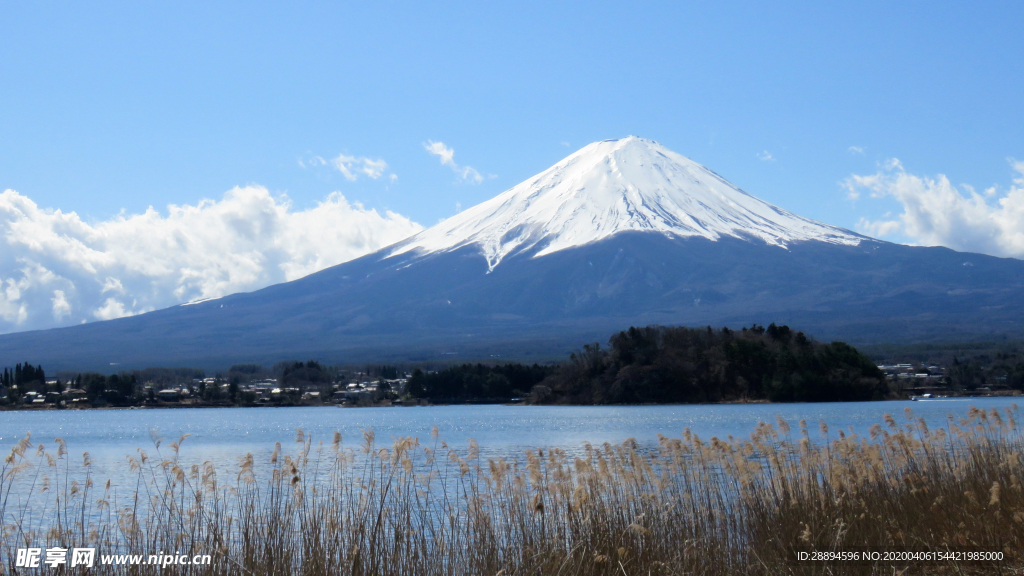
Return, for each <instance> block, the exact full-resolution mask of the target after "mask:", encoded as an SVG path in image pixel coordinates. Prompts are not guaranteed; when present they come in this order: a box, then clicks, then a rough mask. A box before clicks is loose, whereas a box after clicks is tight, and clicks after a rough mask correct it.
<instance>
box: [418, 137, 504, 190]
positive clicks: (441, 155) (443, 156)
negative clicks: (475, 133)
mask: <svg viewBox="0 0 1024 576" xmlns="http://www.w3.org/2000/svg"><path fill="white" fill-rule="evenodd" d="M423 149H424V150H426V151H427V152H429V153H430V154H433V155H434V156H437V158H438V159H439V160H440V161H441V165H442V166H448V167H449V168H451V169H452V171H453V172H455V174H457V175H458V176H459V178H460V179H461V180H462V181H463V182H469V183H470V184H479V183H481V182H483V181H484V179H485V178H484V176H483V174H481V173H480V172H478V171H477V169H476V168H473V167H472V166H460V165H459V164H456V163H455V150H452V149H451V148H449V147H448V146H446V145H445V143H444V142H434V141H433V140H428V141H427V142H425V143H424V144H423ZM488 178H494V176H493V175H491V176H488Z"/></svg>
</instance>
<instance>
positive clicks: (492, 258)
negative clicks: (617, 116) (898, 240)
mask: <svg viewBox="0 0 1024 576" xmlns="http://www.w3.org/2000/svg"><path fill="white" fill-rule="evenodd" d="M626 231H633V232H656V233H659V234H664V235H667V236H675V237H680V238H685V237H691V236H698V237H703V238H707V239H709V240H718V239H719V238H721V237H723V236H729V237H735V238H746V239H753V240H760V241H762V242H764V243H767V244H772V245H776V246H781V247H785V246H787V245H789V244H792V243H793V242H802V241H806V240H818V241H822V242H828V243H832V244H844V245H853V246H856V245H857V244H859V243H860V242H861V241H862V240H863V239H864V238H863V237H862V236H860V235H857V234H854V233H852V232H849V231H847V230H843V229H841V228H836V227H834V226H829V225H827V224H822V223H820V222H815V221H814V220H809V219H807V218H803V217H800V216H797V215H795V214H792V213H790V212H787V211H786V210H783V209H781V208H778V207H776V206H773V205H771V204H769V203H767V202H764V201H763V200H759V199H757V198H755V197H753V196H751V195H750V194H747V193H746V192H744V191H742V190H740V189H739V188H737V187H735V186H733V185H732V184H730V183H729V182H727V181H726V180H725V179H724V178H722V177H721V176H719V175H718V174H715V173H714V172H712V171H711V170H709V169H707V168H705V167H704V166H701V165H700V164H698V163H696V162H694V161H693V160H690V159H689V158H687V157H685V156H682V155H680V154H677V153H675V152H673V151H671V150H669V149H668V148H665V147H664V146H662V145H661V144H658V143H657V142H654V141H652V140H645V139H643V138H638V137H636V136H629V137H627V138H622V139H619V140H604V141H602V142H594V143H593V144H590V145H588V146H586V147H584V148H582V149H581V150H579V151H577V152H575V153H574V154H571V155H570V156H568V157H567V158H565V159H564V160H562V161H561V162H559V163H557V164H555V165H554V166H552V167H551V168H548V169H547V170H545V171H543V172H541V173H540V174H537V175H536V176H534V177H532V178H530V179H528V180H526V181H525V182H522V183H521V184H519V185H517V186H515V187H513V188H511V189H509V190H508V191H506V192H504V193H502V194H500V195H498V196H496V197H494V198H492V199H490V200H488V201H486V202H483V203H481V204H478V205H476V206H474V207H472V208H470V209H468V210H466V211H464V212H461V213H459V214H458V215H456V216H453V217H451V218H449V219H447V220H445V221H443V222H441V223H440V224H437V225H436V226H434V227H432V228H429V229H427V230H424V231H423V232H420V233H419V234H416V235H415V236H413V237H411V238H409V239H408V240H405V241H402V242H399V243H398V244H397V245H395V247H394V248H392V249H391V250H390V252H389V255H390V256H395V255H399V254H404V253H407V252H410V251H416V252H417V253H422V254H430V253H436V252H444V251H449V250H453V249H457V248H460V247H462V246H467V245H477V246H479V248H480V250H481V253H482V254H483V255H484V257H485V258H486V259H487V265H488V269H489V270H493V269H494V267H495V266H497V265H498V264H499V263H501V261H502V260H503V259H504V258H505V257H506V256H508V255H509V254H513V253H517V252H520V251H527V250H531V249H533V248H536V250H535V251H534V252H533V256H534V257H541V256H545V255H547V254H551V253H554V252H558V251H560V250H565V249H568V248H573V247H577V246H582V245H584V244H588V243H590V242H596V241H599V240H603V239H605V238H608V237H610V236H613V235H615V234H618V233H620V232H626Z"/></svg>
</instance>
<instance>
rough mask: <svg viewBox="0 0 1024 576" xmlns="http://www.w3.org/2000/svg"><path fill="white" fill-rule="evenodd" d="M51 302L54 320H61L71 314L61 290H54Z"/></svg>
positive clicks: (69, 305) (69, 306) (68, 304)
mask: <svg viewBox="0 0 1024 576" xmlns="http://www.w3.org/2000/svg"><path fill="white" fill-rule="evenodd" d="M51 302H53V318H54V320H58V321H59V320H62V319H63V318H64V317H65V316H68V315H69V314H71V304H70V303H69V302H68V299H67V296H65V295H64V291H63V290H54V291H53V299H52V300H51Z"/></svg>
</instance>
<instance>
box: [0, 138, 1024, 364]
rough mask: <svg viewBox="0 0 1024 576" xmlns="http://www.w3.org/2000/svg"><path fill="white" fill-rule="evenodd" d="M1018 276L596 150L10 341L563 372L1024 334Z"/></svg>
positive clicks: (181, 358)
mask: <svg viewBox="0 0 1024 576" xmlns="http://www.w3.org/2000/svg"><path fill="white" fill-rule="evenodd" d="M1022 296H1024V261H1021V260H1015V259H1010V258H995V257H991V256H984V255H979V254H967V253H959V252H955V251H953V250H949V249H946V248H926V247H911V246H903V245H899V244H892V243H888V242H882V241H879V240H875V239H872V238H868V237H866V236H861V235H859V234H856V233H854V232H851V231H848V230H844V229H842V228H837V227H835V226H830V225H828V224H823V223H820V222H816V221H814V220H810V219H807V218H803V217H800V216H798V215H796V214H793V213H790V212H788V211H786V210H783V209H781V208H779V207H776V206H773V205H771V204H769V203H767V202H764V201H762V200H759V199H757V198H755V197H753V196H751V195H750V194H747V193H746V192H744V191H742V190H740V189H738V188H736V187H735V186H733V185H732V184H730V183H729V182H727V181H726V180H725V179H723V178H722V177H721V176H719V175H717V174H715V173H714V172H713V171H711V170H709V169H708V168H705V167H704V166H701V165H700V164H698V163H696V162H693V161H692V160H690V159H688V158H686V157H684V156H681V155H679V154H677V153H675V152H672V151H671V150H668V149H667V148H665V147H664V146H662V145H660V144H658V143H656V142H653V141H650V140H645V139H642V138H637V137H628V138H623V139H619V140H606V141H603V142H595V143H593V144H590V145H588V146H586V147H584V148H583V149H581V150H579V151H577V152H576V153H574V154H572V155H570V156H568V157H567V158H565V159H564V160H562V161H561V162H559V163H557V164H555V165H554V166H552V167H551V168H549V169H547V170H545V171H544V172H541V173H540V174H538V175H536V176H534V177H532V178H530V179H528V180H526V181H524V182H522V183H521V184H519V185H517V186H515V187H513V188H511V189H509V190H508V191H506V192H504V193H502V194H500V195H498V196H496V197H495V198H493V199H491V200H488V201H486V202H483V203H482V204H479V205H477V206H474V207H473V208H470V209H468V210H465V211H463V212H461V213H459V214H458V215H456V216H453V217H451V218H449V219H447V220H445V221H443V222H441V223H439V224H437V225H436V226H434V227H432V228H429V229H427V230H424V231H422V232H420V233H419V234H416V235H414V236H412V237H410V238H407V239H406V240H403V241H401V242H399V243H397V244H394V245H392V246H389V247H387V248H384V249H382V250H379V251H377V252H375V253H372V254H369V255H366V256H363V257H362V258H359V259H356V260H353V261H350V262H346V263H344V264H340V265H338V266H334V267H332V268H328V269H325V270H322V271H320V272H317V273H315V274H312V275H310V276H307V277H305V278H301V279H299V280H295V281H292V282H287V283H284V284H278V285H274V286H270V287H268V288H264V289H262V290H259V291H256V292H251V293H245V294H234V295H231V296H226V297H224V298H219V299H216V300H208V301H204V302H198V303H193V304H186V305H181V306H175V307H172V308H168V309H164V310H158V311H155V312H150V313H148V314H142V315H139V316H133V317H130V318H121V319H118V320H109V321H105V322H96V323H92V324H85V325H81V326H74V327H68V328H59V329H53V330H45V331H37V332H24V333H16V334H7V335H3V336H0V356H3V357H13V358H17V359H23V358H28V359H31V361H32V362H41V363H43V364H44V365H46V366H47V369H51V367H52V368H55V369H61V368H68V369H87V368H91V369H101V368H102V369H107V370H109V369H110V368H109V367H110V366H111V365H112V364H116V365H118V366H119V367H141V366H147V365H162V366H169V365H191V366H200V367H207V366H209V367H223V366H226V365H227V364H230V363H236V362H263V363H269V362H274V361H278V360H282V359H291V358H311V357H312V358H317V359H321V360H325V361H333V362H345V361H352V362H362V361H388V360H391V361H401V360H412V361H415V360H435V359H450V360H454V359H478V358H487V357H498V356H501V357H509V356H514V357H516V358H518V359H541V358H561V357H564V355H565V353H566V352H567V351H568V350H571V349H573V348H575V347H577V346H579V345H581V344H583V343H585V342H592V341H595V340H597V341H603V340H605V339H607V338H608V336H609V335H610V334H611V333H612V332H614V331H617V330H621V329H624V328H627V327H629V326H630V325H647V324H666V325H706V324H711V325H716V326H720V325H729V326H733V327H739V326H743V325H750V324H752V323H759V324H768V323H770V322H776V323H787V324H790V325H792V326H795V327H797V328H799V329H801V330H804V331H807V332H809V333H810V334H812V335H813V336H815V337H818V338H821V339H835V338H842V339H847V340H850V341H853V342H881V341H897V342H907V341H923V340H945V341H950V340H964V339H974V338H993V337H1003V336H1007V335H1012V336H1019V335H1021V334H1024V305H1022V304H1021V302H1022V301H1024V298H1022Z"/></svg>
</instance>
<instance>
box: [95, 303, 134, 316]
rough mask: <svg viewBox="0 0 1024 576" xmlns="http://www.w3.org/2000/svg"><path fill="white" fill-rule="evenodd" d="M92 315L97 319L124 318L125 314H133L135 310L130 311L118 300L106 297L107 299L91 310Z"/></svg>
mask: <svg viewBox="0 0 1024 576" xmlns="http://www.w3.org/2000/svg"><path fill="white" fill-rule="evenodd" d="M92 315H93V316H94V317H96V319H97V320H113V319H114V318H124V317H125V316H134V315H135V312H132V311H131V310H129V309H128V308H125V305H124V304H122V303H121V302H118V301H117V299H116V298H107V301H106V302H104V303H103V306H100V307H99V308H97V309H96V310H94V311H93V313H92Z"/></svg>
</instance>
